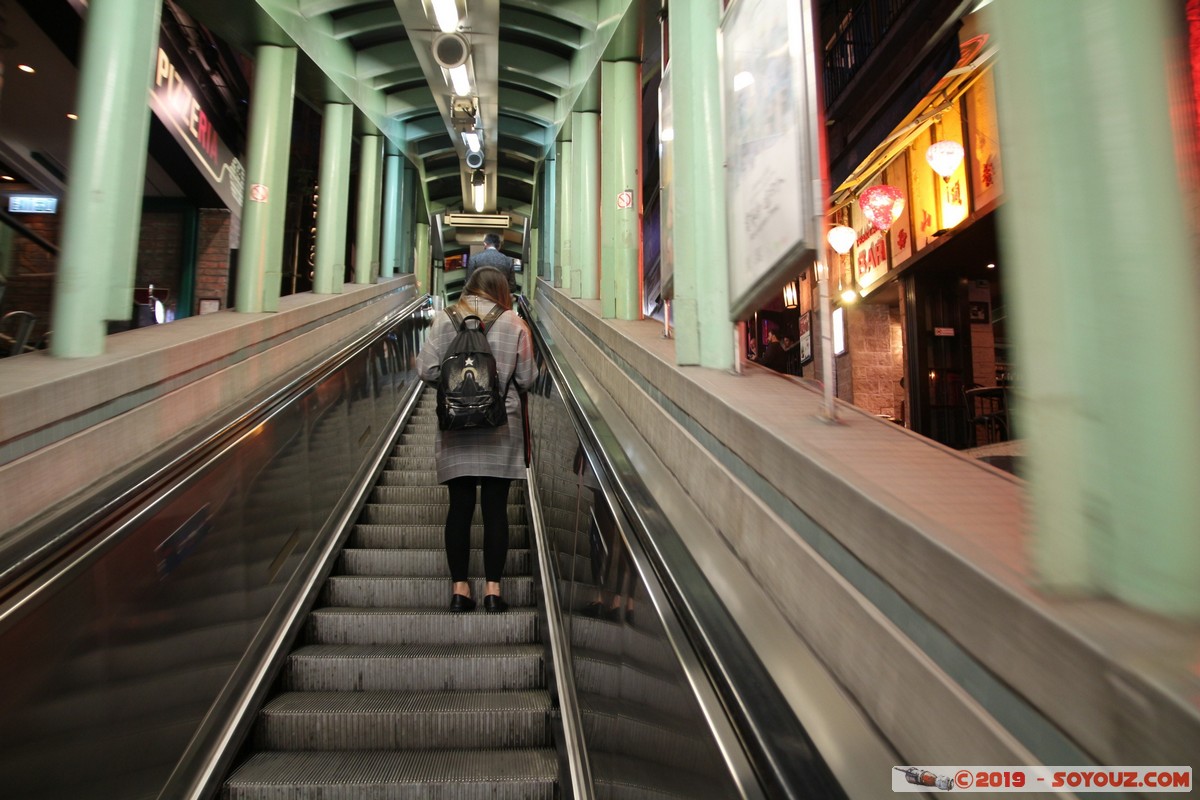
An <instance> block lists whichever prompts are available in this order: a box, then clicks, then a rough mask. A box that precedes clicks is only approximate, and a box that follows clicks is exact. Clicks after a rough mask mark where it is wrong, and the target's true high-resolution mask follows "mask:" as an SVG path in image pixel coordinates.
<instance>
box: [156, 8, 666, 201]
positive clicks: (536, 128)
mask: <svg viewBox="0 0 1200 800" xmlns="http://www.w3.org/2000/svg"><path fill="white" fill-rule="evenodd" d="M176 2H177V3H178V5H180V6H181V7H183V8H184V9H185V10H186V11H187V12H188V13H189V14H191V15H192V16H194V17H195V18H196V19H197V20H198V21H200V22H201V23H203V24H204V25H205V26H207V27H209V28H210V29H212V30H213V31H214V32H215V33H216V34H217V35H219V36H221V37H222V38H223V39H225V40H226V41H227V42H228V43H229V44H231V45H232V46H234V47H237V48H239V49H242V50H243V51H245V52H246V53H247V54H248V55H250V56H251V57H253V55H254V50H255V48H256V47H257V46H259V45H263V44H275V45H281V46H293V45H294V46H296V47H298V48H299V50H300V52H301V54H302V57H301V59H300V61H301V66H300V69H299V73H298V76H297V93H298V94H299V95H300V96H301V97H302V98H303V99H305V100H306V101H308V102H309V103H312V104H313V105H314V106H317V107H318V108H319V107H320V105H321V104H324V103H330V102H342V103H344V102H350V103H353V104H354V105H355V106H356V107H357V108H358V110H359V112H360V123H362V124H360V130H364V131H365V130H370V129H371V128H372V127H373V128H377V129H378V130H379V131H381V132H382V133H383V134H384V135H385V136H386V137H387V138H388V139H389V140H390V141H391V142H393V143H394V144H395V145H396V146H397V147H399V149H400V151H401V152H402V153H403V154H404V155H405V156H406V157H407V158H408V159H409V161H411V162H412V164H413V165H414V167H415V168H416V170H417V172H418V174H419V176H420V181H421V186H422V191H423V195H424V198H425V203H426V208H427V209H428V211H429V213H430V214H431V215H432V214H435V213H438V212H439V211H443V210H446V211H460V210H464V209H465V210H467V211H474V210H475V209H474V207H473V205H472V203H471V170H470V169H468V168H467V167H466V164H465V161H464V158H465V156H466V152H467V150H466V147H465V145H464V143H463V141H462V137H461V136H460V135H458V132H457V131H456V130H455V126H454V123H453V122H452V119H451V116H452V110H453V108H454V105H455V102H454V100H453V91H452V89H451V88H450V86H449V85H448V82H447V79H446V75H445V72H444V71H443V69H442V68H441V66H439V65H438V63H437V62H436V60H435V59H434V57H433V53H432V48H433V43H434V39H435V37H436V36H438V35H440V33H441V31H440V30H439V29H438V27H437V25H436V24H435V22H434V19H435V17H434V12H433V8H432V4H431V0H176ZM456 3H457V10H458V13H459V18H460V25H459V29H458V30H459V32H460V33H462V35H463V36H465V37H466V39H467V41H468V43H469V46H470V53H471V59H470V63H471V67H472V68H473V72H474V79H473V85H472V89H473V92H472V95H471V102H472V103H473V104H474V105H475V107H476V109H477V111H478V114H479V118H480V123H481V126H480V127H481V129H482V132H483V140H484V156H485V163H484V167H483V169H484V173H485V176H486V187H487V202H486V205H485V208H484V209H483V210H484V211H485V212H487V213H493V212H505V211H513V212H515V213H517V214H525V215H528V214H529V213H530V208H531V206H532V203H533V195H534V185H535V182H536V180H537V176H538V173H539V171H540V169H541V165H542V163H543V161H544V160H545V158H546V156H547V155H548V154H550V153H551V152H552V151H553V147H554V141H555V139H556V138H557V137H558V134H559V131H560V130H561V129H562V127H563V125H564V124H565V123H566V122H567V120H568V119H569V115H570V113H571V111H573V110H598V94H599V93H598V92H597V91H595V83H591V82H592V80H593V75H594V74H595V73H596V72H597V70H596V66H597V64H598V63H599V61H600V59H601V56H605V57H608V58H637V55H638V52H639V45H640V34H639V32H638V30H639V25H640V23H641V12H640V11H639V9H642V7H643V6H646V7H647V8H648V7H650V6H653V10H652V11H650V13H653V11H656V10H657V8H658V6H659V2H658V0H456ZM626 51H627V52H626ZM459 105H461V103H460V104H459ZM366 122H369V123H370V125H369V126H368V125H366V124H365V123H366Z"/></svg>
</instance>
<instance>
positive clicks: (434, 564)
mask: <svg viewBox="0 0 1200 800" xmlns="http://www.w3.org/2000/svg"><path fill="white" fill-rule="evenodd" d="M447 569H448V567H447V566H446V550H445V548H432V547H430V548H416V547H407V548H347V549H345V550H343V551H342V557H341V559H340V560H339V562H338V567H337V572H338V573H339V574H341V575H396V576H398V575H404V576H408V577H417V576H420V577H429V578H446V577H447V575H448V574H449V573H448V572H447ZM469 569H470V572H471V574H472V575H482V574H483V550H482V549H479V548H476V549H474V550H472V551H471V560H470V566H469ZM531 569H532V564H531V562H530V553H529V550H528V549H517V548H509V551H508V560H507V561H505V563H504V574H505V576H514V575H529V574H530V571H531Z"/></svg>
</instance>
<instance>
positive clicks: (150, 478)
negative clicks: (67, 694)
mask: <svg viewBox="0 0 1200 800" xmlns="http://www.w3.org/2000/svg"><path fill="white" fill-rule="evenodd" d="M428 304H429V298H428V296H420V297H418V298H417V299H415V300H413V301H412V302H410V303H409V304H407V305H406V306H404V307H402V308H399V309H396V310H394V311H392V312H390V313H388V314H386V315H384V316H383V317H381V318H380V319H379V321H378V322H377V323H376V324H375V325H374V326H372V327H371V329H369V330H367V331H365V332H364V333H362V334H360V335H359V336H357V337H355V338H354V339H353V340H351V341H350V342H348V343H347V344H345V345H344V346H342V347H341V348H339V349H337V350H335V351H333V352H332V353H331V354H329V355H328V356H327V357H326V358H325V359H324V360H323V361H322V362H321V363H320V364H319V365H317V366H316V367H309V368H307V369H305V370H304V371H303V373H302V374H300V375H298V376H296V377H294V378H292V379H291V380H289V381H287V382H286V383H285V384H284V385H282V386H280V387H279V388H277V389H275V390H273V391H271V392H270V393H269V394H268V395H267V396H266V397H263V398H260V399H258V400H256V401H253V404H252V405H251V407H250V408H248V409H245V410H243V411H241V412H239V413H237V414H236V416H235V417H234V419H232V420H230V421H224V422H222V423H218V425H219V427H218V428H217V429H216V430H213V428H212V427H209V428H207V429H205V430H202V431H199V432H196V433H194V434H192V435H191V436H188V437H186V438H184V439H183V440H181V441H180V442H178V443H176V444H175V445H174V446H173V447H170V448H168V449H167V450H166V451H165V453H164V454H162V455H160V456H159V457H158V458H156V459H154V460H152V461H150V462H148V463H146V464H144V465H143V468H142V469H141V471H140V473H139V474H138V475H137V476H136V477H133V478H131V479H130V481H126V482H124V483H122V484H120V485H118V486H114V487H107V488H106V489H104V490H101V491H100V492H99V493H97V494H95V495H92V496H90V497H89V498H88V499H87V500H85V501H83V502H84V503H86V505H84V506H82V507H81V506H80V505H79V504H76V505H74V506H71V507H69V508H67V509H65V510H64V511H63V512H61V513H60V514H58V515H56V516H54V517H53V518H51V519H48V520H46V521H43V522H42V523H40V524H39V525H38V526H37V527H36V528H34V529H32V530H30V531H28V532H27V533H24V534H22V535H19V536H13V537H11V538H8V539H6V540H4V541H3V542H0V623H3V621H4V620H6V619H8V618H10V617H11V616H12V615H13V614H15V613H16V612H17V611H18V609H19V608H20V607H22V606H23V605H25V604H26V603H27V602H28V601H29V600H30V598H32V597H34V596H36V595H39V594H41V593H42V591H43V590H44V589H45V588H46V586H48V585H49V584H51V583H53V582H54V581H55V580H56V579H59V578H61V576H63V575H65V574H68V573H70V572H73V570H74V569H76V568H77V567H78V565H80V564H81V563H82V562H84V561H86V560H87V559H88V558H90V557H91V556H92V555H93V554H95V553H97V552H99V551H100V550H101V549H104V548H107V547H109V546H112V545H113V544H115V543H116V542H117V541H119V540H120V539H121V537H122V536H123V535H125V534H126V533H127V532H128V531H129V530H131V529H132V525H133V523H134V522H135V521H136V516H137V515H136V514H135V515H134V518H132V519H130V518H129V517H130V515H131V513H132V512H133V511H134V509H136V508H137V507H138V506H143V507H145V506H148V505H150V504H151V503H152V501H153V500H154V498H155V497H156V496H157V495H159V494H161V493H162V492H163V491H165V490H166V489H167V488H168V487H170V486H174V485H179V484H180V483H182V482H183V481H184V480H186V479H187V477H188V476H190V475H193V474H195V473H196V472H197V471H198V470H200V469H201V468H202V467H203V465H204V464H205V463H207V462H209V461H210V460H211V459H212V458H213V457H215V455H216V454H218V453H220V452H221V451H223V450H224V449H225V448H226V447H228V446H229V445H230V444H231V443H233V442H236V441H237V440H238V439H239V438H240V437H241V436H242V435H243V434H244V433H245V432H246V431H248V430H252V429H253V428H255V427H256V426H257V425H259V424H261V423H262V422H263V421H265V420H267V419H269V418H270V417H271V416H272V415H273V414H275V413H277V412H278V411H279V410H280V409H282V408H283V407H285V406H286V405H287V403H288V402H289V401H290V400H291V399H292V398H294V397H295V396H296V395H298V394H299V393H301V392H303V391H304V390H305V389H307V388H308V387H309V386H311V385H313V384H315V383H318V382H320V381H321V380H323V379H324V377H325V376H326V375H328V374H329V373H331V372H333V371H334V370H336V369H337V368H338V367H339V366H340V365H341V364H343V363H345V362H346V361H348V360H349V359H351V358H353V357H354V356H355V355H356V354H357V353H358V352H360V351H361V350H362V349H364V348H366V347H369V346H370V345H371V343H372V342H373V341H375V339H377V338H378V337H379V336H382V335H383V334H384V333H385V332H386V331H387V330H389V329H390V328H391V327H392V326H393V325H394V324H395V323H396V322H398V321H399V320H401V319H404V318H405V317H408V316H411V315H413V314H415V313H416V312H418V311H420V310H421V309H422V308H424V307H425V306H427V305H428ZM144 511H145V508H143V512H144ZM122 520H124V521H123V522H122ZM118 523H120V524H118Z"/></svg>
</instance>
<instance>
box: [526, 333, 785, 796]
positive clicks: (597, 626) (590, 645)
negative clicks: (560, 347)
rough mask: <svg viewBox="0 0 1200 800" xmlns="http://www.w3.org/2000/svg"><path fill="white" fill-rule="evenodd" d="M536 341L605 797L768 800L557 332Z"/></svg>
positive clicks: (536, 402) (537, 456)
mask: <svg viewBox="0 0 1200 800" xmlns="http://www.w3.org/2000/svg"><path fill="white" fill-rule="evenodd" d="M534 334H535V335H534V338H535V341H536V344H537V350H538V355H539V361H540V362H541V364H542V370H541V372H540V375H539V381H538V384H537V385H535V387H534V389H533V391H532V392H531V393H530V402H529V406H530V421H531V428H532V429H533V432H534V435H533V440H534V462H535V465H536V475H535V479H536V488H537V491H538V497H539V499H540V502H541V516H542V517H543V519H544V527H545V529H546V538H547V542H548V546H549V549H550V550H551V553H550V557H549V558H548V559H545V562H544V565H543V566H544V567H545V568H546V569H547V571H552V572H553V576H554V577H553V582H554V583H555V584H556V587H555V589H554V591H555V592H556V594H557V597H556V599H557V603H558V605H560V606H561V608H562V609H563V612H564V620H563V623H562V624H563V628H564V632H565V636H564V640H565V644H566V649H567V651H568V659H567V665H566V666H565V667H564V668H563V669H564V670H565V671H566V673H567V675H566V677H567V679H568V680H567V682H566V683H568V685H574V686H575V687H576V688H577V689H578V691H579V698H578V705H579V716H580V718H581V725H582V726H583V730H582V737H583V739H584V743H585V746H586V758H587V764H588V767H589V774H590V777H591V779H592V781H593V782H594V784H595V785H596V788H595V791H596V792H597V794H598V795H604V794H609V793H611V792H613V791H616V790H617V787H640V788H641V789H644V790H646V791H651V792H660V793H665V794H668V795H677V796H681V797H701V796H703V797H706V798H723V797H731V798H732V797H744V798H757V797H763V796H764V794H763V792H762V789H761V787H760V786H759V784H758V781H757V778H756V777H755V772H754V770H753V769H752V768H751V766H750V764H749V763H748V761H747V760H746V757H745V754H744V752H743V750H742V745H741V742H740V741H739V738H738V735H737V731H736V730H735V729H734V728H733V726H732V725H731V723H730V721H729V719H728V718H727V716H726V712H725V710H724V708H723V707H722V704H721V699H720V698H719V696H718V695H717V693H716V692H715V690H714V689H713V687H712V685H711V681H710V679H709V677H708V675H707V674H706V673H705V669H704V666H703V665H702V664H701V662H700V660H699V659H698V658H697V656H696V654H695V652H694V651H693V649H692V645H691V643H690V642H689V641H688V638H687V636H686V634H685V632H684V631H683V628H682V627H681V625H680V623H679V622H678V621H677V620H676V618H675V615H674V612H673V610H672V608H671V605H670V602H669V600H668V599H667V597H666V594H665V593H664V591H663V589H662V587H661V585H660V584H659V582H658V578H657V576H656V574H655V572H654V570H653V569H652V568H651V567H650V565H649V562H648V560H647V559H646V555H645V553H644V551H643V550H642V549H641V547H640V546H639V545H638V543H637V539H636V537H635V536H634V535H633V534H632V531H631V530H630V524H629V521H628V520H627V519H626V518H625V514H624V512H623V511H622V509H621V505H620V502H619V500H618V498H617V495H616V492H615V490H614V488H613V486H612V481H611V478H610V476H609V474H608V470H609V469H610V468H609V465H608V464H607V462H606V461H605V460H603V459H601V458H599V457H598V456H597V454H596V452H595V447H596V442H597V441H599V439H598V436H597V434H596V432H595V431H594V430H593V427H594V425H595V423H594V422H593V421H589V419H588V418H587V417H586V415H585V414H584V413H583V412H582V411H581V410H580V408H579V401H580V398H579V397H578V396H577V393H576V391H575V390H574V389H573V388H572V386H571V381H570V379H569V378H568V377H567V374H566V372H565V371H564V368H563V365H562V364H561V363H560V362H561V359H560V358H559V357H558V355H557V352H556V347H555V345H554V343H553V341H552V340H551V339H550V338H549V334H548V332H547V331H545V330H542V329H539V328H538V327H537V326H534ZM531 485H532V483H531ZM614 589H616V591H615V592H614V591H613V590H614ZM614 598H615V600H616V601H617V602H618V605H617V607H615V608H613V607H612V603H613V602H614ZM596 601H600V605H597V602H596ZM559 680H560V683H562V682H563V681H562V676H559ZM560 688H562V687H561V686H560ZM566 723H567V720H566V719H565V718H564V727H565V726H566Z"/></svg>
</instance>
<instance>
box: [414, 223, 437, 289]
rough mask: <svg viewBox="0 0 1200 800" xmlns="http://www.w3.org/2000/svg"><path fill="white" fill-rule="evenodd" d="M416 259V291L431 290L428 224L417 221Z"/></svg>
mask: <svg viewBox="0 0 1200 800" xmlns="http://www.w3.org/2000/svg"><path fill="white" fill-rule="evenodd" d="M416 250H417V252H416V259H417V263H416V264H415V265H414V269H415V271H416V273H417V291H418V292H422V293H423V292H432V291H433V284H432V283H431V282H430V278H431V277H432V271H433V270H432V266H431V265H430V263H429V224H428V223H426V222H418V223H417V230H416Z"/></svg>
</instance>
